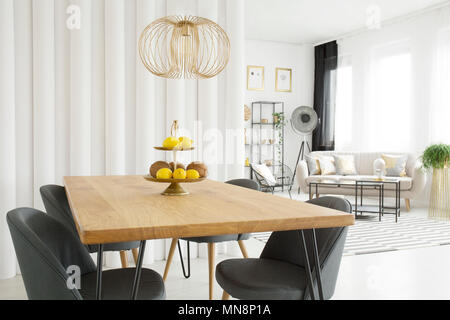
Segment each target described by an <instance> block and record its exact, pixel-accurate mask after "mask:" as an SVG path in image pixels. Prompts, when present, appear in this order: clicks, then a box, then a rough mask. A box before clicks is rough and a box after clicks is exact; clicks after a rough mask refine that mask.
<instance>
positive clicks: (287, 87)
mask: <svg viewBox="0 0 450 320" xmlns="http://www.w3.org/2000/svg"><path fill="white" fill-rule="evenodd" d="M275 91H277V92H292V69H286V68H276V69H275Z"/></svg>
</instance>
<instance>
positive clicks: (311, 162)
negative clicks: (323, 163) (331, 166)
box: [306, 155, 320, 176]
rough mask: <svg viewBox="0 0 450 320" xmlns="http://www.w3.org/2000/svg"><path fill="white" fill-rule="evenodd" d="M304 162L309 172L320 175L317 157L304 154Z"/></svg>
mask: <svg viewBox="0 0 450 320" xmlns="http://www.w3.org/2000/svg"><path fill="white" fill-rule="evenodd" d="M306 163H307V164H308V171H309V174H310V175H312V176H314V175H320V164H319V159H318V158H317V157H311V156H309V155H308V156H306Z"/></svg>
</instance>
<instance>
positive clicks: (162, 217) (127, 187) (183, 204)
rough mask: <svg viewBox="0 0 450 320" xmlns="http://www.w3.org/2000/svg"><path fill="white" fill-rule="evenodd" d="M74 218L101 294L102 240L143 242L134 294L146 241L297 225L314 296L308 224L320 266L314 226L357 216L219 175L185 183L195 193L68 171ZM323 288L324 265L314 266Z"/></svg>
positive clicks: (348, 221)
mask: <svg viewBox="0 0 450 320" xmlns="http://www.w3.org/2000/svg"><path fill="white" fill-rule="evenodd" d="M64 184H65V188H66V193H67V197H68V199H69V204H70V208H71V211H72V214H73V218H74V220H75V224H76V227H77V230H78V234H79V236H80V239H81V242H83V243H84V244H98V245H99V251H98V255H97V298H98V299H100V298H101V281H102V264H103V260H102V256H103V254H102V253H103V245H104V244H106V243H113V242H126V241H140V247H139V255H138V259H137V264H136V272H135V277H134V282H133V286H132V292H131V293H130V297H131V299H136V297H137V290H138V283H139V280H140V274H141V270H142V261H143V256H144V252H145V246H146V240H151V239H166V238H187V237H200V236H212V235H223V234H240V233H254V232H267V231H287V230H299V232H301V235H302V238H303V247H304V252H303V254H304V257H305V261H306V264H307V266H306V271H307V277H308V281H309V285H310V291H311V296H312V298H313V299H314V298H315V296H314V290H313V286H312V271H311V270H312V269H311V265H310V262H309V259H308V256H309V255H308V252H307V251H306V250H307V246H306V243H305V237H304V234H303V230H305V229H311V230H313V256H314V259H315V263H316V265H318V261H319V260H318V259H319V257H318V250H317V243H316V241H315V233H314V230H315V229H322V228H334V227H345V226H350V225H353V224H354V215H353V214H350V213H345V212H340V211H336V210H332V209H329V208H324V207H319V206H315V205H312V204H309V203H305V202H301V201H296V200H290V199H287V198H283V197H279V196H276V195H272V194H266V193H263V192H259V191H255V190H250V189H246V188H242V187H238V186H234V185H230V184H225V183H222V182H217V181H212V180H204V181H202V182H199V183H191V184H186V185H185V189H187V190H188V191H189V193H190V194H188V195H185V196H163V195H161V192H162V191H163V190H164V189H165V187H166V186H164V184H160V183H153V182H149V181H147V180H145V179H144V177H143V176H139V175H127V176H77V177H65V178H64ZM315 270H316V280H317V283H318V287H319V297H320V298H323V292H321V276H320V268H315Z"/></svg>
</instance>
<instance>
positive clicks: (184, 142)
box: [178, 137, 194, 149]
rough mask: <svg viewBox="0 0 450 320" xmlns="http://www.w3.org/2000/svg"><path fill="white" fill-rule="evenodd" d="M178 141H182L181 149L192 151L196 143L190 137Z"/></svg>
mask: <svg viewBox="0 0 450 320" xmlns="http://www.w3.org/2000/svg"><path fill="white" fill-rule="evenodd" d="M178 140H179V141H180V145H179V147H181V148H182V149H190V148H192V144H193V143H194V141H193V140H192V139H190V138H188V137H180V138H179V139H178Z"/></svg>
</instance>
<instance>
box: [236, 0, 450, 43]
mask: <svg viewBox="0 0 450 320" xmlns="http://www.w3.org/2000/svg"><path fill="white" fill-rule="evenodd" d="M442 3H450V1H448V0H446V1H443V0H245V28H246V38H247V39H258V40H271V41H280V42H291V43H318V42H322V41H326V40H331V39H332V38H335V37H337V36H340V35H343V34H346V33H349V32H352V31H355V30H358V29H361V28H364V27H365V26H366V21H367V9H368V8H370V7H371V6H373V5H377V6H378V7H379V8H380V10H381V11H380V12H381V21H386V20H390V19H393V18H397V17H401V16H404V15H408V14H411V13H413V12H416V11H419V10H423V9H426V8H428V7H431V6H436V5H439V4H442Z"/></svg>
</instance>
